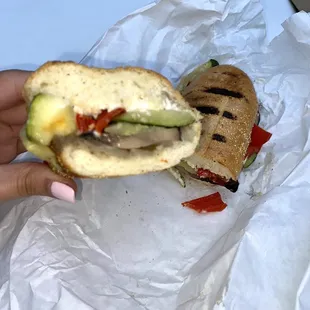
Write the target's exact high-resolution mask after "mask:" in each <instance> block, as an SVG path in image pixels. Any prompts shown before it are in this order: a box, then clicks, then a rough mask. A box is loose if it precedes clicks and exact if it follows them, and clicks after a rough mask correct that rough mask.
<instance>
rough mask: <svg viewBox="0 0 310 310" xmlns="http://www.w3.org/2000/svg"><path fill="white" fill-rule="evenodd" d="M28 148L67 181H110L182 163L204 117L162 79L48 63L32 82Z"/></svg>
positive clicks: (141, 72)
mask: <svg viewBox="0 0 310 310" xmlns="http://www.w3.org/2000/svg"><path fill="white" fill-rule="evenodd" d="M23 97H24V99H25V102H26V103H27V107H28V119H27V122H26V124H25V126H24V128H23V130H22V131H21V134H20V136H21V140H22V142H23V144H24V146H25V148H26V149H27V150H28V151H29V152H31V153H33V154H34V155H35V156H37V157H38V158H39V159H41V160H43V161H45V162H47V163H48V165H49V166H50V167H51V168H52V169H53V170H54V171H55V172H56V173H59V174H61V175H63V176H66V177H81V178H108V177H117V176H128V175H138V174H145V173H149V172H156V171H161V170H165V169H168V168H170V167H173V166H176V165H178V164H179V163H180V162H181V160H182V159H184V158H188V157H189V156H191V155H192V154H193V153H194V151H195V149H196V147H197V145H198V142H199V138H200V134H201V122H200V120H201V119H202V116H201V114H200V112H199V111H197V110H196V109H195V108H192V107H190V106H189V104H188V103H187V102H186V100H185V99H184V98H183V97H182V96H181V94H180V92H179V91H178V90H176V89H174V88H173V86H172V84H171V83H170V82H169V81H168V80H167V79H166V78H165V77H163V76H162V75H160V74H158V73H156V72H154V71H152V70H147V69H144V68H140V67H119V68H113V69H102V68H93V67H87V66H85V65H81V64H77V63H74V62H47V63H45V64H44V65H43V66H41V67H40V68H39V69H38V70H36V71H35V72H33V73H32V74H31V75H30V77H29V78H28V80H27V81H26V83H25V85H24V89H23Z"/></svg>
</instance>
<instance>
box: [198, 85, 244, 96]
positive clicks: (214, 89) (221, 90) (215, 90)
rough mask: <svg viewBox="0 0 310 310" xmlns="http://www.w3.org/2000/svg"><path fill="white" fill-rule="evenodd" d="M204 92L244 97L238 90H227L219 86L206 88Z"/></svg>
mask: <svg viewBox="0 0 310 310" xmlns="http://www.w3.org/2000/svg"><path fill="white" fill-rule="evenodd" d="M204 92H205V93H209V94H215V95H221V96H225V97H233V98H238V99H241V98H244V96H243V95H242V94H241V93H239V92H236V91H232V90H228V89H226V88H220V87H211V88H206V89H205V90H204Z"/></svg>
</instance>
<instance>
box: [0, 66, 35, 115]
mask: <svg viewBox="0 0 310 310" xmlns="http://www.w3.org/2000/svg"><path fill="white" fill-rule="evenodd" d="M30 74H31V71H23V70H5V71H2V72H0V110H3V109H8V108H10V107H12V106H14V105H16V104H20V102H21V101H22V100H23V96H22V90H23V87H24V84H25V82H26V79H27V78H28V76H29V75H30Z"/></svg>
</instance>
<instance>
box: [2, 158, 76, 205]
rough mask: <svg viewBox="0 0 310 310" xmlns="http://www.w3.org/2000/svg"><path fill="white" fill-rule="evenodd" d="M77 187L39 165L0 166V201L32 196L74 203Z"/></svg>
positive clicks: (43, 165) (45, 166) (69, 180)
mask: <svg viewBox="0 0 310 310" xmlns="http://www.w3.org/2000/svg"><path fill="white" fill-rule="evenodd" d="M76 189H77V186H76V184H75V182H74V181H73V180H71V179H66V178H63V177H61V176H59V175H57V174H55V173H54V172H53V171H52V170H51V169H50V168H49V167H48V166H47V165H45V164H41V163H20V164H9V165H1V166H0V201H5V200H10V199H16V198H20V197H27V196H33V195H39V196H49V197H54V198H58V199H61V200H64V201H68V202H72V203H73V202H75V192H76Z"/></svg>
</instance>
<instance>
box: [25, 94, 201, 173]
mask: <svg viewBox="0 0 310 310" xmlns="http://www.w3.org/2000/svg"><path fill="white" fill-rule="evenodd" d="M195 121H196V115H195V113H193V112H192V111H191V110H140V111H139V110H136V111H129V112H127V111H126V109H125V108H116V109H113V110H110V111H108V110H106V109H103V110H101V111H99V112H98V113H97V114H96V115H88V114H81V113H77V112H76V111H74V107H73V105H72V104H71V103H70V102H68V101H67V100H65V99H63V98H60V97H55V96H51V95H47V94H39V95H37V96H36V97H35V98H34V100H33V101H32V103H31V105H30V108H29V117H28V121H27V124H26V126H25V129H24V130H23V132H22V134H21V138H22V140H23V143H24V144H25V146H26V148H27V149H28V150H29V151H31V152H32V153H34V154H35V155H36V156H37V157H39V158H40V159H42V160H45V161H47V162H49V163H50V164H52V165H53V166H57V168H59V165H57V159H56V155H55V154H54V152H53V144H54V142H55V141H56V140H57V139H59V138H60V139H61V138H67V137H75V138H78V139H84V140H87V141H88V142H89V141H90V142H93V143H94V144H96V145H98V143H99V144H102V145H104V146H105V147H110V148H116V149H123V150H128V151H129V150H132V149H145V150H153V149H155V148H156V147H157V146H159V145H164V146H165V145H169V144H171V143H173V142H175V141H182V128H183V127H185V126H188V125H191V124H192V123H194V122H195Z"/></svg>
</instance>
